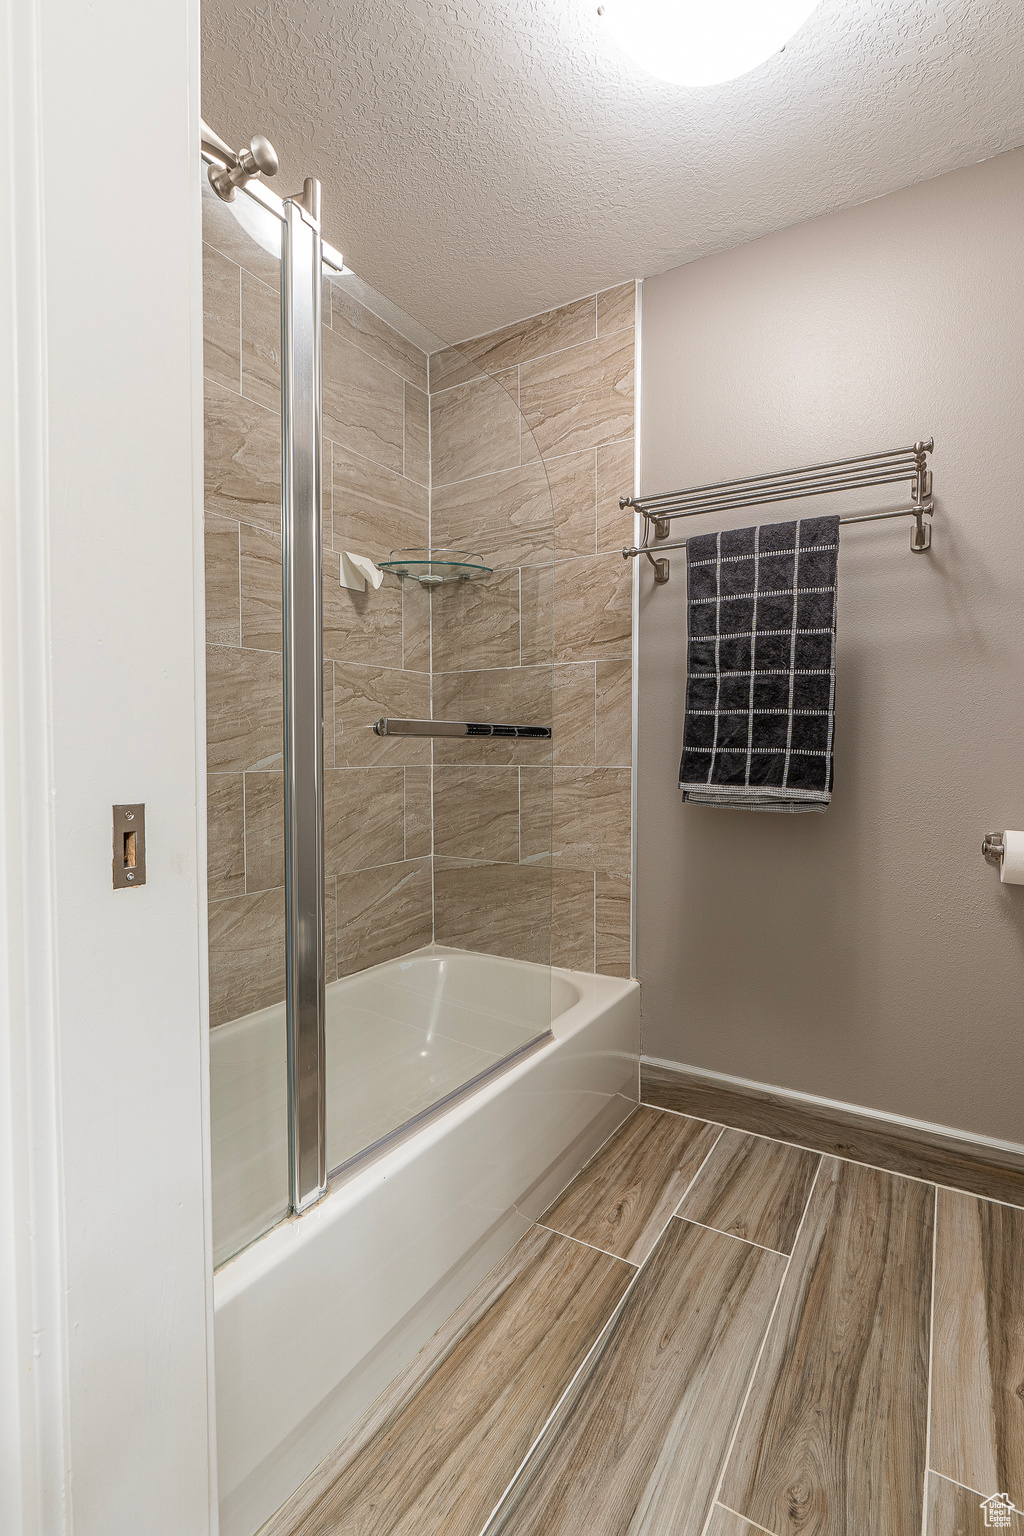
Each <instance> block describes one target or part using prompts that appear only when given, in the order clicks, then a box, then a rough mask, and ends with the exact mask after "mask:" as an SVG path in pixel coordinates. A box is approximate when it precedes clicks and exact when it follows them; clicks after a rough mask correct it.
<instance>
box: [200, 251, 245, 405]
mask: <svg viewBox="0 0 1024 1536" xmlns="http://www.w3.org/2000/svg"><path fill="white" fill-rule="evenodd" d="M241 278H242V274H241V269H240V268H239V267H237V266H236V265H235V263H234V262H233V261H229V260H228V259H227V257H226V256H222V255H221V253H220V252H219V251H215V250H214V249H213V247H212V246H210V245H204V246H203V374H204V376H205V377H206V378H208V379H212V380H213V381H214V382H215V383H217V384H222V385H223V386H224V388H225V389H231V390H234V392H235V394H238V393H239V392H240V390H241V387H242V364H241V356H240V350H239V349H240V345H241V309H240V299H239V294H240V290H241Z"/></svg>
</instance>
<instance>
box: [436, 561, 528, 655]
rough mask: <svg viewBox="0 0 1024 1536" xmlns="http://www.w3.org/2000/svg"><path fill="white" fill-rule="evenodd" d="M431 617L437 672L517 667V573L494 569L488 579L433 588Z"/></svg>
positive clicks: (518, 637)
mask: <svg viewBox="0 0 1024 1536" xmlns="http://www.w3.org/2000/svg"><path fill="white" fill-rule="evenodd" d="M406 585H407V586H408V585H409V583H406ZM431 616H432V620H433V634H432V642H433V645H432V655H433V664H434V668H435V670H436V671H438V672H464V671H477V670H479V669H480V668H489V667H508V666H509V665H513V666H515V665H518V663H519V656H520V650H519V641H520V626H519V572H518V570H512V571H496V572H495V573H494V575H493V576H490V577H488V578H487V580H486V581H479V582H477V581H472V582H468V581H467V582H457V583H452V585H451V586H446V587H436V588H435V589H434V591H433V593H432V594H431ZM549 655H550V652H549Z"/></svg>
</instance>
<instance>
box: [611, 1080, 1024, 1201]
mask: <svg viewBox="0 0 1024 1536" xmlns="http://www.w3.org/2000/svg"><path fill="white" fill-rule="evenodd" d="M640 1103H641V1104H642V1105H643V1106H644V1108H645V1109H660V1110H661V1111H662V1113H663V1114H666V1115H679V1116H680V1117H681V1118H682V1119H683V1120H699V1119H701V1116H700V1115H692V1114H689V1113H688V1112H687V1111H686V1110H685V1109H669V1108H668V1107H667V1106H666V1105H664V1104H651V1103H650V1102H649V1101H648V1100H647V1099H641V1100H640ZM716 1123H717V1122H716ZM727 1129H728V1130H730V1131H739V1132H740V1133H741V1134H742V1135H744V1136H756V1137H757V1138H758V1140H759V1141H773V1142H776V1143H777V1144H778V1145H779V1146H780V1147H795V1148H796V1150H797V1151H798V1152H813V1153H814V1155H815V1156H816V1157H834V1158H835V1160H836V1162H837V1163H852V1164H853V1165H854V1167H856V1168H874V1169H876V1171H877V1172H878V1173H888V1174H891V1175H892V1177H893V1178H894V1179H910V1181H911V1182H912V1183H914V1184H930V1185H932V1186H933V1188H935V1189H948V1190H949V1191H950V1192H951V1193H952V1194H955V1195H971V1196H973V1198H974V1199H975V1200H985V1201H987V1202H988V1203H989V1204H990V1205H1006V1206H1009V1208H1010V1209H1011V1210H1013V1211H1021V1210H1024V1200H1022V1201H1021V1204H1020V1205H1015V1204H1014V1202H1013V1201H1012V1200H1000V1199H999V1198H998V1197H997V1196H995V1195H979V1194H977V1192H976V1191H975V1190H973V1189H965V1188H964V1186H963V1185H962V1184H942V1183H941V1182H940V1181H939V1180H938V1179H926V1178H923V1177H922V1176H921V1175H920V1174H917V1173H900V1172H899V1171H898V1170H896V1169H895V1168H886V1167H885V1166H884V1165H883V1164H882V1163H869V1162H867V1161H866V1160H865V1159H864V1158H862V1157H846V1156H844V1154H843V1153H842V1152H831V1151H829V1152H823V1151H822V1150H821V1148H820V1147H810V1146H808V1145H807V1144H806V1143H805V1142H802V1141H787V1140H786V1139H785V1138H783V1137H782V1136H768V1135H766V1134H765V1132H764V1131H748V1130H747V1129H746V1128H745V1127H744V1126H742V1125H730V1126H728V1127H727ZM1022 1171H1024V1170H1022Z"/></svg>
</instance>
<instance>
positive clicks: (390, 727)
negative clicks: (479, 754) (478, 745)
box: [373, 715, 551, 741]
mask: <svg viewBox="0 0 1024 1536" xmlns="http://www.w3.org/2000/svg"><path fill="white" fill-rule="evenodd" d="M373 729H374V731H375V732H376V733H377V735H378V736H500V737H503V738H505V739H506V740H507V739H508V738H509V737H511V738H513V739H516V740H529V741H550V740H551V727H550V726H549V725H487V724H485V723H484V722H482V721H479V720H392V719H390V718H389V717H388V716H387V715H383V716H382V717H381V718H380V719H379V720H377V721H375V722H374V727H373Z"/></svg>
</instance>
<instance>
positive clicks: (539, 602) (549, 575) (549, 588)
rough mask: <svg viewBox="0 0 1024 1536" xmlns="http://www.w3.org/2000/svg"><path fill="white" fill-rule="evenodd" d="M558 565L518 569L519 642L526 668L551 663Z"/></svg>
mask: <svg viewBox="0 0 1024 1536" xmlns="http://www.w3.org/2000/svg"><path fill="white" fill-rule="evenodd" d="M557 569H558V567H557V565H554V566H552V565H524V566H522V567H521V569H520V572H519V591H520V610H521V620H520V645H519V655H520V660H521V662H522V665H523V666H524V667H532V666H541V667H542V666H545V665H548V666H550V664H551V661H552V657H553V654H554V649H553V648H554V606H553V604H554V581H555V571H556V570H557Z"/></svg>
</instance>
